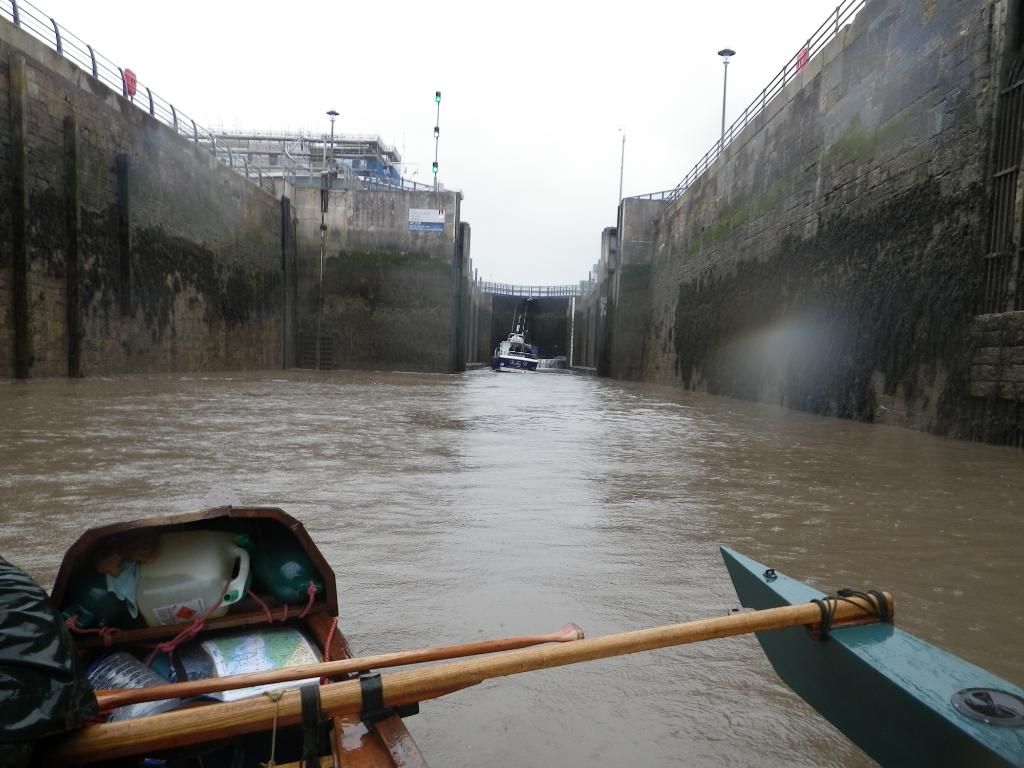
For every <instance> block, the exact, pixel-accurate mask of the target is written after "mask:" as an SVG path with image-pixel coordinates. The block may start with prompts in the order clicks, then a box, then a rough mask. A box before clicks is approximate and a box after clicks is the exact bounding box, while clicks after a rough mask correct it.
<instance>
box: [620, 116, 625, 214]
mask: <svg viewBox="0 0 1024 768" xmlns="http://www.w3.org/2000/svg"><path fill="white" fill-rule="evenodd" d="M619 131H620V132H621V133H622V157H621V159H620V160H619V202H620V203H621V202H622V175H623V174H624V173H625V171H626V132H625V131H623V130H622V129H621V128H619Z"/></svg>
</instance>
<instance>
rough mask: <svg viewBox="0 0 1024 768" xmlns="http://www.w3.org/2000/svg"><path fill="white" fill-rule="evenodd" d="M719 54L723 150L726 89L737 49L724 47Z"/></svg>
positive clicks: (721, 146) (723, 145) (720, 146)
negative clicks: (731, 61)
mask: <svg viewBox="0 0 1024 768" xmlns="http://www.w3.org/2000/svg"><path fill="white" fill-rule="evenodd" d="M718 55H719V56H721V57H722V67H723V69H722V138H721V140H720V143H719V145H718V151H719V152H722V151H724V150H725V91H726V87H727V86H728V84H729V59H730V57H732V56H735V55H736V51H734V50H733V49H732V48H723V49H722V50H720V51H719V52H718Z"/></svg>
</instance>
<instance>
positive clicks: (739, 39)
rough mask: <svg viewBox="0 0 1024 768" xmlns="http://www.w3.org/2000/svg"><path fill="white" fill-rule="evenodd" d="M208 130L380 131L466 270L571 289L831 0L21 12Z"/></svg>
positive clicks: (58, 5)
mask: <svg viewBox="0 0 1024 768" xmlns="http://www.w3.org/2000/svg"><path fill="white" fill-rule="evenodd" d="M31 1H32V2H33V4H34V5H36V6H37V7H38V8H39V9H40V10H42V11H45V12H46V13H47V14H48V15H50V16H53V17H54V18H55V19H56V20H57V21H58V23H59V24H60V25H61V26H62V27H66V28H67V29H69V30H70V31H71V32H73V33H74V34H76V35H77V36H79V37H80V38H82V39H83V40H84V41H86V42H88V43H90V44H91V45H92V46H93V47H94V48H95V49H96V50H98V51H100V52H101V53H103V55H105V56H106V57H107V58H109V59H110V60H111V61H114V62H115V63H117V64H118V65H120V66H125V67H130V68H132V69H133V70H134V71H135V72H136V74H137V75H138V78H139V82H140V83H143V84H145V85H148V86H149V87H151V88H152V89H153V91H154V92H156V93H159V94H160V95H161V96H163V97H164V98H165V99H167V100H168V101H170V102H172V103H173V104H174V105H175V106H176V107H178V108H180V109H181V110H182V111H184V112H185V113H187V114H188V115H189V116H190V117H193V118H194V119H195V120H196V122H198V123H200V124H201V125H204V126H206V127H210V128H219V127H224V128H228V129H235V128H245V129H249V128H257V129H275V130H284V129H288V130H303V131H317V132H327V131H328V130H329V129H328V122H327V118H326V117H325V116H324V113H325V112H326V111H327V110H328V109H332V108H333V109H336V110H338V112H339V113H340V117H339V118H338V122H337V124H336V131H337V132H338V133H346V132H352V133H371V134H378V135H380V136H381V137H383V138H384V140H385V141H388V142H391V143H394V144H395V145H396V146H397V147H398V148H399V150H400V151H402V154H403V158H404V160H405V161H406V163H407V164H408V168H407V173H406V175H407V176H409V175H410V174H412V173H413V172H414V171H418V173H417V175H416V176H415V177H413V178H414V179H415V180H417V181H420V180H422V181H427V182H429V181H430V163H431V162H432V160H433V156H434V146H433V127H434V115H435V112H434V109H435V107H434V100H433V98H434V91H435V90H441V91H442V93H443V100H442V103H441V121H440V123H441V144H440V180H441V183H442V184H444V185H445V186H446V187H448V188H449V189H460V190H462V192H463V193H464V195H465V200H464V207H463V218H464V220H465V221H468V222H470V224H471V225H472V228H473V240H472V258H473V263H474V266H475V267H476V268H477V269H478V270H479V272H480V276H481V277H482V278H485V279H489V280H497V281H501V282H517V283H530V284H535V285H547V284H561V283H573V282H576V281H578V280H581V279H584V278H585V277H586V276H587V273H588V271H589V270H590V268H591V265H592V264H593V263H594V262H596V261H597V259H598V257H599V255H600V252H599V251H600V237H601V230H602V229H603V228H604V227H606V226H614V224H615V210H616V204H617V201H618V191H619V160H620V150H621V146H622V145H621V136H622V134H621V133H620V131H619V129H620V128H622V129H623V131H624V132H625V134H626V162H625V183H624V194H625V195H626V196H629V195H634V194H641V193H645V192H653V191H657V190H661V189H667V188H670V187H673V186H675V184H676V183H677V182H678V181H679V179H681V178H682V177H683V175H685V173H686V171H687V170H688V169H689V168H690V166H692V165H693V163H694V162H695V161H696V160H697V159H698V158H699V157H700V156H701V155H703V153H704V152H705V151H706V150H707V149H708V147H710V145H711V144H712V143H713V142H714V140H715V139H716V137H717V136H718V132H719V129H720V121H721V98H722V64H721V62H720V59H719V58H718V56H717V55H716V52H717V51H718V50H719V49H721V48H724V47H731V48H734V49H735V50H736V51H737V55H736V56H735V57H734V58H733V60H732V63H731V64H730V65H729V89H728V92H729V98H728V112H727V120H728V121H730V122H731V120H732V119H733V117H735V115H736V114H737V113H738V112H740V111H741V110H742V108H743V106H744V105H746V104H747V103H748V102H749V101H750V100H752V99H753V97H754V95H755V94H756V93H757V92H759V91H760V89H761V88H762V87H763V86H764V85H765V84H766V83H767V82H768V80H769V79H770V78H771V77H772V75H773V74H774V73H775V72H777V71H778V70H779V69H780V68H781V66H782V64H783V63H785V62H786V61H787V60H788V59H789V57H790V56H792V55H793V54H794V53H795V52H796V51H797V49H799V48H800V46H801V45H802V41H803V40H805V39H806V38H807V37H808V35H810V33H811V32H813V31H814V30H815V29H817V27H818V25H819V24H820V23H821V22H822V21H824V19H825V18H826V16H827V15H828V14H829V12H830V11H832V10H834V8H835V2H836V0H718V1H717V2H716V1H715V0H710V1H708V2H695V1H694V0H672V1H664V2H654V1H652V0H630V1H629V2H619V3H614V4H613V3H601V2H561V1H560V0H548V1H547V2H537V1H535V0H519V2H515V3H492V2H486V1H480V0H477V2H466V3H456V2H447V1H445V0H418V1H416V2H405V1H402V2H388V1H387V0H368V1H367V2H360V3H356V2H340V1H336V2H325V3H315V2H307V3H301V2H291V3H289V2H282V1H281V0H277V2H273V3H269V2H257V1H255V0H250V1H248V2H235V1H227V0H203V2H199V1H198V0H173V1H172V0H164V1H163V2H152V1H151V0H143V1H142V2H140V1H139V0H87V1H84V0H31Z"/></svg>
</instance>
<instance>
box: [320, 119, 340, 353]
mask: <svg viewBox="0 0 1024 768" xmlns="http://www.w3.org/2000/svg"><path fill="white" fill-rule="evenodd" d="M337 116H338V113H337V112H335V111H334V110H333V109H331V110H328V112H327V117H329V118H330V120H331V166H333V165H334V118H336V117H337ZM325 154H326V153H325ZM327 168H328V166H327V158H326V157H325V158H324V172H323V173H322V174H320V280H319V282H318V283H317V291H316V357H315V359H316V369H317V370H318V371H319V370H320V319H321V316H322V315H323V310H324V260H325V257H326V254H327V206H328V203H329V201H330V191H331V174H330V173H329V172H328V170H327Z"/></svg>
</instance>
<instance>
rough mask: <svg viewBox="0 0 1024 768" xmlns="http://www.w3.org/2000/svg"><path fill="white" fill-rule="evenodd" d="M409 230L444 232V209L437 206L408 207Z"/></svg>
mask: <svg viewBox="0 0 1024 768" xmlns="http://www.w3.org/2000/svg"><path fill="white" fill-rule="evenodd" d="M409 231H410V232H444V211H439V210H437V208H410V209H409Z"/></svg>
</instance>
